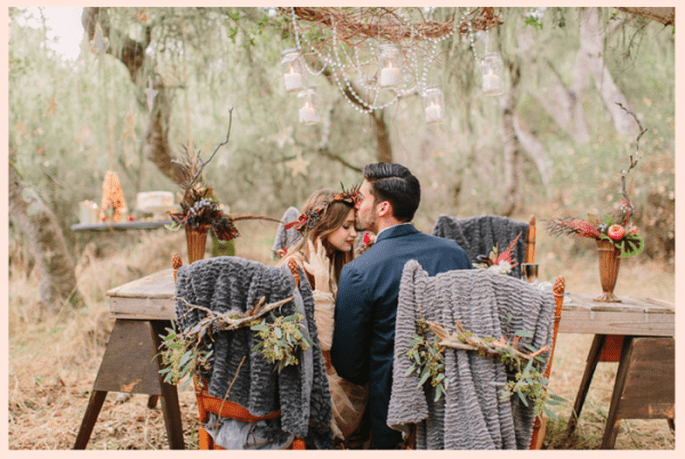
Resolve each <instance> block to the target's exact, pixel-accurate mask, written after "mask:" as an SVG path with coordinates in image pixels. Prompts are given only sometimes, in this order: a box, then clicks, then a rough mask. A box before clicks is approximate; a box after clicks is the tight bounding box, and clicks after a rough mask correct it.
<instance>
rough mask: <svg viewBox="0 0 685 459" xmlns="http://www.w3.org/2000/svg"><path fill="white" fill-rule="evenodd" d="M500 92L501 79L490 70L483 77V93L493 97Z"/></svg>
mask: <svg viewBox="0 0 685 459" xmlns="http://www.w3.org/2000/svg"><path fill="white" fill-rule="evenodd" d="M501 92H502V79H501V78H500V77H499V75H495V74H494V73H492V70H491V71H490V72H488V73H486V74H485V75H483V93H484V94H486V95H495V94H499V93H501Z"/></svg>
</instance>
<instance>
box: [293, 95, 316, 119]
mask: <svg viewBox="0 0 685 459" xmlns="http://www.w3.org/2000/svg"><path fill="white" fill-rule="evenodd" d="M297 99H298V100H299V107H300V111H299V115H300V123H302V124H316V123H318V122H319V114H318V113H317V112H316V88H315V87H311V88H307V89H305V90H304V91H300V92H299V93H298V94H297Z"/></svg>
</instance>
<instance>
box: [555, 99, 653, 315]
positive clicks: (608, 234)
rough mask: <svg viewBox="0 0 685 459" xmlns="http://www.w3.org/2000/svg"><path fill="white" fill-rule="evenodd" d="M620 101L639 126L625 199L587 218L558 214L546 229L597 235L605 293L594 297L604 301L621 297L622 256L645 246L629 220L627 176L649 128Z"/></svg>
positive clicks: (623, 183)
mask: <svg viewBox="0 0 685 459" xmlns="http://www.w3.org/2000/svg"><path fill="white" fill-rule="evenodd" d="M617 105H619V106H620V107H621V108H622V109H623V110H624V111H626V112H627V113H628V114H629V115H631V116H632V117H633V119H634V120H635V122H636V123H637V125H638V127H639V128H640V132H639V134H638V136H637V139H636V141H635V153H631V154H630V163H629V166H628V168H627V169H623V170H622V171H621V195H622V200H621V203H620V205H619V206H618V207H617V208H616V209H615V210H614V212H613V213H609V214H605V215H603V216H601V217H597V216H595V215H592V214H588V217H587V220H580V219H577V218H555V219H553V220H552V221H550V222H549V223H548V224H547V231H548V232H549V233H550V234H552V235H554V236H559V235H572V236H580V237H584V238H591V239H595V241H596V243H597V254H598V257H599V276H600V281H601V284H602V291H603V293H602V295H600V296H599V297H597V298H595V301H604V302H620V301H621V300H620V299H618V298H617V297H616V296H615V295H614V287H615V286H616V280H617V278H618V269H619V266H620V262H621V258H629V257H633V256H635V255H637V254H639V253H641V252H642V250H643V249H644V240H643V238H642V236H640V235H639V234H638V230H637V227H636V226H635V225H633V224H632V223H631V222H630V220H631V217H632V216H633V214H634V210H635V209H634V207H633V204H632V202H631V201H630V196H629V195H628V190H627V185H626V177H627V176H628V173H629V172H630V171H631V170H632V169H633V168H634V167H635V166H636V165H637V162H638V160H639V159H640V151H639V145H640V138H641V137H642V135H643V134H644V133H645V132H647V129H644V128H643V127H642V124H641V123H640V120H639V119H638V118H637V116H635V114H634V113H633V112H631V111H630V110H628V109H627V108H625V107H624V106H623V105H622V104H621V103H618V102H617Z"/></svg>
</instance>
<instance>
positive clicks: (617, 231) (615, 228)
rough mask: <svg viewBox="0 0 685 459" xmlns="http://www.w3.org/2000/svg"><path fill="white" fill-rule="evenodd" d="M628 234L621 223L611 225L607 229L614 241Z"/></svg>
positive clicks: (608, 234)
mask: <svg viewBox="0 0 685 459" xmlns="http://www.w3.org/2000/svg"><path fill="white" fill-rule="evenodd" d="M625 235H626V230H625V229H624V228H623V227H622V226H621V225H611V226H610V227H609V229H608V230H607V236H609V237H610V238H611V239H613V240H614V241H620V240H621V239H623V237H624V236H625Z"/></svg>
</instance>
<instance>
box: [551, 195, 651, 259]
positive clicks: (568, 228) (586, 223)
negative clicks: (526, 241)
mask: <svg viewBox="0 0 685 459" xmlns="http://www.w3.org/2000/svg"><path fill="white" fill-rule="evenodd" d="M632 214H633V208H632V205H631V204H630V201H628V200H626V199H625V198H624V199H623V201H621V204H620V205H619V207H618V209H616V210H615V211H614V212H613V213H610V214H606V215H603V216H601V217H596V216H595V215H592V214H588V216H587V220H580V219H577V218H555V219H553V220H551V221H550V222H549V223H548V224H547V231H548V232H549V233H550V234H552V235H554V236H559V235H572V236H579V237H584V238H590V239H596V240H606V241H610V242H611V243H612V244H613V245H614V247H616V249H617V250H618V251H619V252H620V255H619V257H620V258H629V257H633V256H635V255H637V254H639V253H640V252H642V250H643V249H644V239H643V238H642V236H640V235H639V234H638V229H637V227H636V226H635V225H633V224H631V223H630V217H631V216H632Z"/></svg>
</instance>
